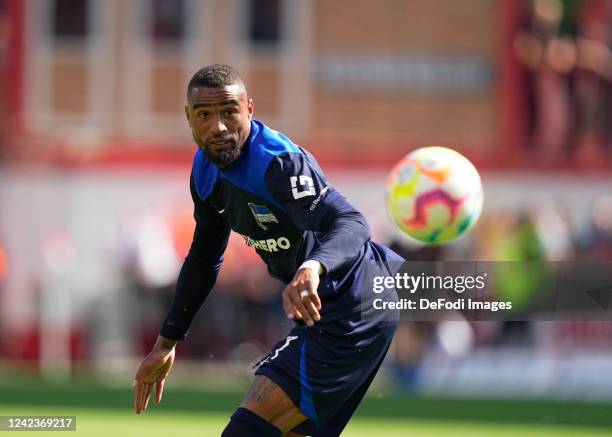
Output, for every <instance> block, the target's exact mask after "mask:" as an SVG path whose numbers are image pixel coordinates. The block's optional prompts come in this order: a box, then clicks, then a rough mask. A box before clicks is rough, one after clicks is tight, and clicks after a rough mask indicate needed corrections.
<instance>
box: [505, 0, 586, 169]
mask: <svg viewBox="0 0 612 437" xmlns="http://www.w3.org/2000/svg"><path fill="white" fill-rule="evenodd" d="M567 12H568V11H567V10H566V9H565V8H564V5H563V3H561V1H559V0H533V1H532V2H531V6H530V17H529V21H528V23H526V26H525V29H524V30H523V31H522V32H520V33H519V34H518V35H517V36H516V38H515V41H514V49H515V53H516V56H517V58H518V60H519V61H520V62H521V63H522V64H523V65H525V66H526V67H527V68H528V71H529V72H530V74H529V75H528V86H527V90H528V99H529V100H530V105H529V106H530V108H529V109H530V110H531V111H532V113H531V114H530V116H528V117H527V119H528V121H530V122H532V124H531V126H530V128H529V132H528V135H529V137H530V138H529V140H530V143H531V144H530V146H531V147H533V148H534V149H535V150H536V151H537V152H538V154H539V155H540V156H541V157H542V158H543V159H544V160H545V161H547V162H552V161H557V162H558V161H559V160H560V159H562V158H563V157H565V156H566V155H567V152H568V140H569V136H570V129H571V119H572V114H571V111H572V107H571V102H570V92H571V90H570V73H571V71H572V69H573V68H574V66H575V63H576V46H575V43H574V40H573V35H571V34H570V33H565V34H563V33H562V24H564V23H565V22H567V21H568V20H567V15H564V14H566V13H567ZM567 28H568V26H564V29H563V30H564V31H566V29H567Z"/></svg>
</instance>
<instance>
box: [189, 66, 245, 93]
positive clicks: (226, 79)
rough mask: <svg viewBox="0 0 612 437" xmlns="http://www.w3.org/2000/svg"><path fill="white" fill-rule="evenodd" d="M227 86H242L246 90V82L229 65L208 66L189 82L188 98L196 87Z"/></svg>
mask: <svg viewBox="0 0 612 437" xmlns="http://www.w3.org/2000/svg"><path fill="white" fill-rule="evenodd" d="M227 85H240V86H241V87H242V88H244V89H246V87H245V86H244V81H243V80H242V78H241V77H240V75H239V74H238V72H237V71H236V70H234V69H233V68H232V67H230V66H229V65H225V64H211V65H207V66H206V67H204V68H200V69H199V70H198V71H196V73H195V74H194V75H193V77H192V78H191V80H190V81H189V85H187V96H188V97H189V94H190V93H191V90H192V89H193V88H195V87H204V88H222V87H224V86H227Z"/></svg>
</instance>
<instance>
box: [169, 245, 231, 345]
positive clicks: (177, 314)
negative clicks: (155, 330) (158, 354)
mask: <svg viewBox="0 0 612 437" xmlns="http://www.w3.org/2000/svg"><path fill="white" fill-rule="evenodd" d="M220 266H221V265H220V264H219V265H216V266H207V265H201V264H200V263H198V262H197V261H195V260H194V259H193V258H192V257H190V256H188V257H187V258H186V259H185V263H184V264H183V267H182V268H181V272H180V274H179V277H178V280H177V283H176V290H175V292H174V298H173V299H172V304H171V305H170V308H169V310H168V314H167V315H166V319H165V320H164V323H163V325H162V328H161V331H160V335H161V336H162V337H164V338H167V339H169V340H179V341H180V340H183V339H184V338H185V336H186V335H187V332H188V331H189V327H190V326H191V322H192V321H193V319H194V318H195V316H196V314H197V313H198V311H199V310H200V308H201V307H202V304H203V303H204V301H205V300H206V298H207V297H208V294H209V293H210V290H211V289H212V287H213V285H214V284H215V281H216V280H217V274H218V273H219V269H220Z"/></svg>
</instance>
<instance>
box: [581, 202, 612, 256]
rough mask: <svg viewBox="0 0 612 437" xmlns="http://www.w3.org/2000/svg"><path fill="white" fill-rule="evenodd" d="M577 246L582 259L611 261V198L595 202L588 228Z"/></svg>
mask: <svg viewBox="0 0 612 437" xmlns="http://www.w3.org/2000/svg"><path fill="white" fill-rule="evenodd" d="M579 244H580V245H581V254H582V256H583V257H586V258H593V259H601V260H611V261H612V196H610V195H602V196H600V197H598V198H597V199H596V200H595V203H594V204H593V210H592V213H591V223H590V228H589V229H588V231H587V233H586V234H585V237H584V238H583V239H582V240H581V241H580V242H579Z"/></svg>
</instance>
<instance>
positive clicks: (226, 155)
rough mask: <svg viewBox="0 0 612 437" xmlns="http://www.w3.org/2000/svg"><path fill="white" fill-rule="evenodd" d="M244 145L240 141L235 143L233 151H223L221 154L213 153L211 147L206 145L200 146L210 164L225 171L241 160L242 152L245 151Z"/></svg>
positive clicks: (243, 142)
mask: <svg viewBox="0 0 612 437" xmlns="http://www.w3.org/2000/svg"><path fill="white" fill-rule="evenodd" d="M244 144H245V141H240V142H237V143H235V144H234V146H233V147H232V148H231V149H229V150H222V151H220V152H213V151H211V148H210V146H206V145H204V144H199V145H200V149H201V150H202V151H203V152H204V154H205V155H206V157H207V158H208V159H209V160H210V162H212V163H213V164H215V165H216V166H217V167H219V168H221V169H224V168H226V167H228V166H229V165H230V164H232V163H234V162H235V161H236V160H237V159H238V158H240V155H242V151H243V150H244Z"/></svg>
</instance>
